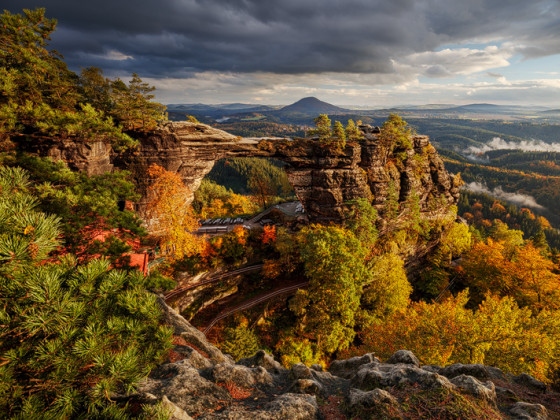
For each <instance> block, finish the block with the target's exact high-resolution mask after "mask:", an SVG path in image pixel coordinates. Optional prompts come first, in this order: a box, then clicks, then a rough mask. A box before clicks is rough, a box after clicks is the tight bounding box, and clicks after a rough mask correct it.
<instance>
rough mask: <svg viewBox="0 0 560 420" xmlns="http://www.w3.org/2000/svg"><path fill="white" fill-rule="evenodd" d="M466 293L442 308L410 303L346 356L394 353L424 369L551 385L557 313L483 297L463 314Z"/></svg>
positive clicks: (558, 344)
mask: <svg viewBox="0 0 560 420" xmlns="http://www.w3.org/2000/svg"><path fill="white" fill-rule="evenodd" d="M468 300H469V297H468V292H467V291H465V292H463V293H460V294H459V295H458V296H456V297H454V298H451V299H449V300H446V301H444V302H442V303H434V304H428V303H425V302H417V303H413V304H412V305H411V306H410V307H409V308H406V309H402V310H399V311H397V312H396V313H394V314H393V315H391V316H390V317H388V318H386V319H385V321H384V322H382V323H377V324H372V325H371V326H370V327H369V328H367V329H366V330H365V331H363V332H362V333H361V336H362V340H363V343H364V344H363V345H362V346H361V347H360V348H358V349H354V350H353V351H352V352H349V353H348V354H344V355H343V356H345V357H346V356H349V355H354V354H363V353H364V352H375V353H376V354H378V355H379V356H381V357H382V358H384V357H389V356H390V355H391V354H393V352H395V351H396V350H399V349H409V350H411V351H413V352H414V353H415V354H416V355H417V356H418V358H419V359H420V361H421V362H422V363H425V364H435V365H440V366H443V365H449V364H452V363H485V364H488V365H492V366H497V367H500V368H501V369H504V370H506V371H508V372H512V373H521V372H528V373H530V374H532V375H534V376H536V377H538V378H539V379H541V380H548V379H550V374H551V373H552V372H553V371H554V370H555V369H557V368H558V364H559V359H558V357H559V356H560V338H559V337H560V336H559V333H560V317H559V316H558V315H559V313H558V311H552V312H551V311H546V310H545V311H542V312H540V313H539V314H537V315H536V316H535V315H533V313H532V312H531V311H530V310H529V309H528V308H520V307H519V306H518V305H517V303H516V302H515V300H514V299H513V298H512V297H504V298H500V297H498V296H493V295H487V296H486V299H485V300H484V301H483V302H482V304H481V305H480V306H479V307H478V309H477V310H476V311H473V310H470V309H467V308H465V305H466V304H467V302H468Z"/></svg>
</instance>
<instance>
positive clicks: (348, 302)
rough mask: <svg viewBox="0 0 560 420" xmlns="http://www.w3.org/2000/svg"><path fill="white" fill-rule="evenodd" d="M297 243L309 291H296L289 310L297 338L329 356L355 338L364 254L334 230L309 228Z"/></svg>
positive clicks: (350, 236) (363, 280)
mask: <svg viewBox="0 0 560 420" xmlns="http://www.w3.org/2000/svg"><path fill="white" fill-rule="evenodd" d="M298 241H299V244H300V245H299V251H300V255H301V260H302V261H303V264H304V271H305V275H306V277H307V278H308V279H309V287H308V288H307V290H299V291H298V292H297V294H296V296H295V297H294V298H293V299H292V301H291V302H290V309H291V310H292V311H293V312H294V313H295V314H296V315H297V316H298V318H299V319H300V326H301V331H300V334H301V335H303V336H305V337H313V338H314V340H315V341H316V343H317V346H318V350H319V351H320V352H322V353H326V354H331V353H333V352H335V351H337V350H338V349H344V348H346V347H348V345H349V344H350V342H351V341H352V339H353V338H354V325H355V315H356V312H357V311H358V308H359V306H360V298H361V295H362V288H363V286H364V284H366V283H368V282H369V281H370V278H371V275H370V272H369V271H368V270H367V268H366V267H365V265H364V258H365V255H366V250H365V248H364V247H363V246H362V245H361V244H360V242H359V241H358V240H357V239H356V237H355V236H354V235H353V234H352V233H351V232H349V231H347V230H345V229H343V228H340V227H336V226H328V227H325V226H319V225H311V226H309V227H306V228H304V229H302V231H301V232H300V233H299V234H298Z"/></svg>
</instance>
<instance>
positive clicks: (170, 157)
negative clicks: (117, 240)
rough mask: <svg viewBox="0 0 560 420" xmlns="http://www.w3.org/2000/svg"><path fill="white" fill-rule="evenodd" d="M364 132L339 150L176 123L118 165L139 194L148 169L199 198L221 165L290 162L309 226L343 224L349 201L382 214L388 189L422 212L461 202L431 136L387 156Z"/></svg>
mask: <svg viewBox="0 0 560 420" xmlns="http://www.w3.org/2000/svg"><path fill="white" fill-rule="evenodd" d="M363 131H364V134H365V139H364V140H362V141H360V142H357V143H349V144H348V145H347V146H346V148H345V149H344V150H343V151H336V150H334V149H333V148H332V147H328V146H326V145H325V144H322V143H319V142H317V141H312V140H306V139H299V140H291V139H243V138H240V137H237V136H234V135H231V134H229V133H226V132H224V131H221V130H218V129H216V128H213V127H210V126H208V125H205V124H196V123H188V122H180V123H177V122H175V123H168V124H167V125H165V126H164V127H162V128H160V129H158V130H155V131H153V132H149V133H146V134H145V135H143V136H142V137H140V138H138V140H139V141H140V146H139V148H138V149H137V150H136V151H134V152H133V153H130V154H129V155H128V156H125V157H124V158H123V157H121V158H119V159H118V160H116V161H115V162H114V163H115V164H116V165H117V166H119V167H124V168H126V169H128V170H130V171H132V173H133V175H134V176H135V178H136V181H137V182H138V185H139V186H140V189H141V191H142V190H143V191H145V189H146V175H145V174H146V169H147V168H148V167H149V166H150V165H151V164H158V165H160V166H162V167H164V168H165V169H167V170H169V171H174V172H177V173H178V174H180V175H181V177H182V178H183V180H184V182H185V184H186V185H188V186H189V187H190V188H191V191H193V192H194V191H195V190H196V189H197V188H198V187H199V185H200V183H201V181H202V179H203V178H204V176H205V175H206V174H207V173H208V172H210V170H211V169H212V167H213V165H214V162H216V161H217V160H219V159H222V158H227V157H270V158H276V159H279V160H282V161H284V162H286V163H288V164H289V166H287V167H286V172H287V175H288V180H289V181H290V183H291V185H292V186H293V188H294V190H295V193H296V195H297V197H298V199H299V200H300V201H301V202H302V204H303V206H304V207H305V210H306V212H307V214H308V215H309V217H310V220H312V221H317V222H323V223H324V222H329V221H340V220H341V218H342V216H343V210H344V203H345V202H347V201H349V200H352V199H356V198H359V197H366V198H369V199H372V202H373V203H374V205H375V206H376V208H377V209H378V211H379V212H380V213H381V214H382V213H383V204H384V203H385V201H386V200H387V198H388V195H389V194H390V190H391V188H390V185H391V184H393V185H394V188H393V191H394V194H395V195H396V198H397V199H398V201H399V202H404V201H406V200H408V199H410V198H411V196H412V195H413V194H416V196H417V197H418V204H419V206H420V211H421V212H429V211H431V210H433V207H434V204H433V203H434V202H435V200H437V203H438V206H439V207H440V210H441V207H442V206H443V207H444V208H446V207H448V206H449V205H451V204H455V203H456V202H457V199H458V194H459V191H458V187H457V186H454V185H453V177H452V176H450V175H449V174H448V173H447V172H446V171H445V169H444V166H443V162H442V161H441V159H440V158H439V156H438V154H437V152H436V151H435V149H434V148H433V147H432V146H431V145H430V143H429V139H428V137H427V136H414V138H413V144H414V147H413V149H411V150H395V151H394V152H393V153H391V154H387V153H386V152H385V150H384V149H383V147H382V146H381V145H380V142H379V141H378V138H377V134H375V133H374V132H373V130H370V129H368V127H363ZM403 153H404V155H403ZM142 206H143V203H142V202H141V203H140V210H142Z"/></svg>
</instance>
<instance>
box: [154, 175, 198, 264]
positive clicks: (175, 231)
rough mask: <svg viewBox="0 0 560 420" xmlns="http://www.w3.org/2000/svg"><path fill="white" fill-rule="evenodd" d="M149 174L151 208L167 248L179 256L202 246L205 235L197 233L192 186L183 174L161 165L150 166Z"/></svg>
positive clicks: (166, 251) (163, 247)
mask: <svg viewBox="0 0 560 420" xmlns="http://www.w3.org/2000/svg"><path fill="white" fill-rule="evenodd" d="M148 176H149V177H150V179H151V182H150V186H149V188H148V205H147V212H148V217H149V218H150V219H151V221H152V223H153V230H154V231H155V232H156V234H157V235H158V236H159V242H160V246H161V248H162V250H163V252H164V253H166V254H167V255H168V256H169V257H170V258H171V259H172V260H176V259H180V258H182V257H183V256H186V255H187V256H188V255H192V254H195V253H197V252H199V251H200V250H202V248H203V245H204V239H203V238H199V237H197V236H196V235H194V233H193V232H194V231H195V230H197V229H198V227H199V224H198V220H197V219H196V217H194V215H193V212H192V208H191V207H190V205H188V203H187V201H186V197H187V196H188V195H189V189H188V187H186V186H185V185H184V184H183V181H182V180H181V177H180V176H179V175H177V174H176V173H174V172H170V171H167V170H165V169H164V168H162V167H161V166H158V165H152V166H150V167H149V168H148Z"/></svg>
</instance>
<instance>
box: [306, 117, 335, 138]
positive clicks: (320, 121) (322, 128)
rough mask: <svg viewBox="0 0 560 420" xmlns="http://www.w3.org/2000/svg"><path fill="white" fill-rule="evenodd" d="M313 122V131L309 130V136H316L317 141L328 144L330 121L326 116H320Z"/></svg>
mask: <svg viewBox="0 0 560 420" xmlns="http://www.w3.org/2000/svg"><path fill="white" fill-rule="evenodd" d="M313 121H314V122H315V127H317V128H315V129H313V130H309V131H308V132H307V134H308V135H309V136H318V137H319V141H322V142H328V141H330V140H331V137H332V128H331V120H330V118H329V116H328V115H326V114H321V115H319V116H318V117H317V118H315V119H314V120H313Z"/></svg>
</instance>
